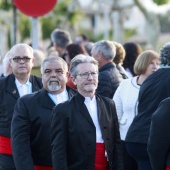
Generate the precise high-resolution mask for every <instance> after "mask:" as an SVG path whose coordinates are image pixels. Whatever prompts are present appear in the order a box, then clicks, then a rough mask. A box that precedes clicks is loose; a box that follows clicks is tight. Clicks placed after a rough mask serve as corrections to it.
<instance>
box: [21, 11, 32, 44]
mask: <svg viewBox="0 0 170 170" xmlns="http://www.w3.org/2000/svg"><path fill="white" fill-rule="evenodd" d="M19 21H20V22H19V23H18V29H19V32H20V33H21V41H23V40H24V39H26V38H29V37H30V30H31V22H30V20H29V18H28V16H26V15H24V14H22V13H20V15H19Z"/></svg>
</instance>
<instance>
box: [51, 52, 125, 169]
mask: <svg viewBox="0 0 170 170" xmlns="http://www.w3.org/2000/svg"><path fill="white" fill-rule="evenodd" d="M70 73H71V77H72V81H73V83H74V84H75V85H77V90H78V92H77V94H76V95H75V96H74V97H72V99H70V100H69V101H66V102H63V103H60V104H59V105H57V106H56V107H55V108H54V109H53V112H52V119H51V120H52V122H51V143H52V161H53V167H54V170H83V169H88V170H123V159H122V150H121V140H120V134H119V126H118V119H117V114H116V109H115V104H114V101H113V100H111V99H109V98H107V97H103V96H100V95H97V94H95V90H96V88H97V84H98V63H97V61H96V60H95V59H94V58H93V57H90V56H84V55H82V54H80V55H78V56H76V57H74V58H73V59H72V60H71V65H70Z"/></svg>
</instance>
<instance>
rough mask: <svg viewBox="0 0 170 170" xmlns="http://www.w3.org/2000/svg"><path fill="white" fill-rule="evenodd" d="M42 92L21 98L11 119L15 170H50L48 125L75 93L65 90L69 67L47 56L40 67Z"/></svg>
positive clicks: (67, 88)
mask: <svg viewBox="0 0 170 170" xmlns="http://www.w3.org/2000/svg"><path fill="white" fill-rule="evenodd" d="M41 74H42V82H43V89H41V90H40V91H38V92H36V93H33V94H29V95H25V96H23V97H21V98H20V99H19V100H18V102H17V104H16V107H15V109H14V114H13V119H12V131H11V134H12V150H13V156H14V162H15V165H16V168H17V170H42V169H43V170H52V169H53V168H52V161H51V145H50V125H51V111H52V109H53V107H54V106H55V105H57V104H59V103H61V102H63V101H66V100H68V99H69V98H71V97H72V96H73V95H74V94H75V93H76V91H75V90H73V89H70V88H69V87H66V82H67V74H68V67H67V64H66V62H65V61H64V60H63V59H62V58H61V57H56V56H49V57H47V58H46V59H44V61H43V63H42V65H41Z"/></svg>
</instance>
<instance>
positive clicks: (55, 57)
mask: <svg viewBox="0 0 170 170" xmlns="http://www.w3.org/2000/svg"><path fill="white" fill-rule="evenodd" d="M54 61H58V62H61V63H62V64H63V68H64V71H65V72H68V66H67V63H66V62H65V61H64V60H63V59H62V58H61V57H58V56H57V55H50V56H49V57H47V58H45V59H44V60H43V62H42V64H41V74H43V72H44V66H45V63H46V62H51V63H52V62H54Z"/></svg>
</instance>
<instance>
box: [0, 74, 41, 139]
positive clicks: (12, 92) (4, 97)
mask: <svg viewBox="0 0 170 170" xmlns="http://www.w3.org/2000/svg"><path fill="white" fill-rule="evenodd" d="M30 82H31V83H32V91H33V92H35V91H38V90H39V89H41V88H42V81H41V78H39V77H36V76H30ZM19 97H20V96H19V92H18V89H17V87H16V84H15V76H14V74H10V75H9V76H7V77H4V78H1V79H0V136H5V137H8V138H10V131H11V120H12V115H13V110H14V106H15V104H16V102H17V100H18V98H19Z"/></svg>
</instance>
